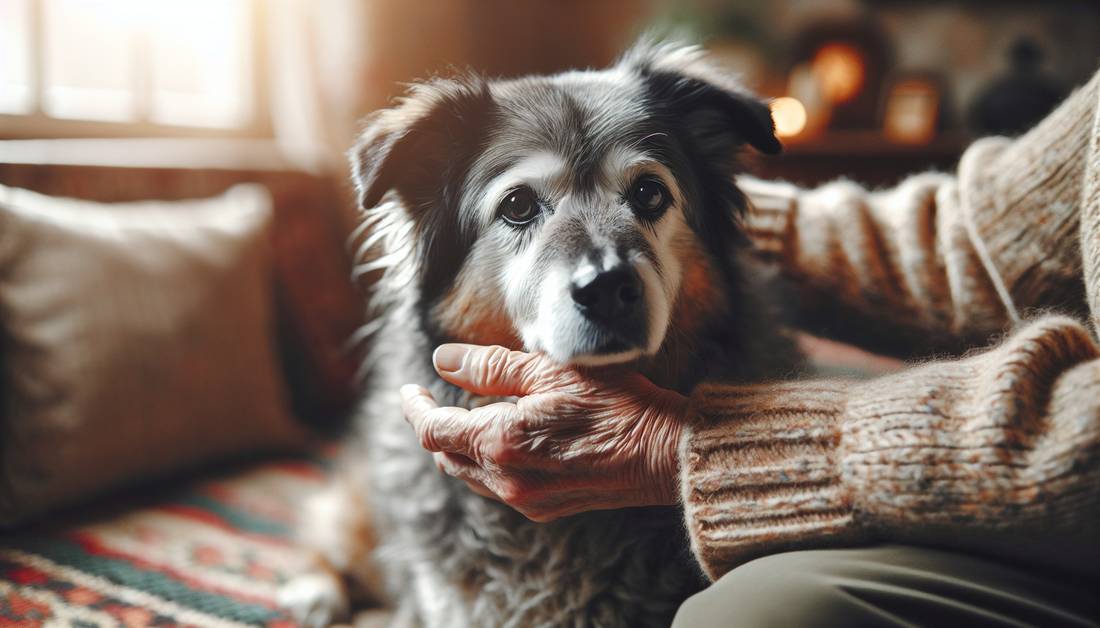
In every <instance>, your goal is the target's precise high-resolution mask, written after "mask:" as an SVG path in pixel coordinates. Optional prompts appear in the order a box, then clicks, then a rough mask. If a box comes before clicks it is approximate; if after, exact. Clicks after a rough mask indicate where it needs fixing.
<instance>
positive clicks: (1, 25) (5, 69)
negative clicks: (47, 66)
mask: <svg viewBox="0 0 1100 628" xmlns="http://www.w3.org/2000/svg"><path fill="white" fill-rule="evenodd" d="M30 3H31V0H4V1H3V2H0V112H2V113H27V112H29V111H31V109H33V107H34V86H33V84H32V83H31V72H32V66H31V56H30V49H31V40H30V33H31V28H30V27H31V13H30V8H31V7H30Z"/></svg>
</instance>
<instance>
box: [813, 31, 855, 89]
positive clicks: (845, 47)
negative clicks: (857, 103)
mask: <svg viewBox="0 0 1100 628" xmlns="http://www.w3.org/2000/svg"><path fill="white" fill-rule="evenodd" d="M812 66H813V72H814V76H815V77H817V82H818V84H819V85H821V92H822V94H824V96H825V99H826V100H827V101H829V102H830V103H833V104H837V103H843V102H848V101H849V100H851V99H853V98H855V97H856V95H857V94H859V91H860V90H861V89H862V88H863V81H864V74H865V70H864V67H863V56H862V55H861V54H860V53H859V51H858V50H856V49H855V48H854V47H852V46H850V45H849V44H840V43H833V44H826V45H824V46H822V47H821V49H820V50H818V51H817V55H816V56H814V60H813V64H812Z"/></svg>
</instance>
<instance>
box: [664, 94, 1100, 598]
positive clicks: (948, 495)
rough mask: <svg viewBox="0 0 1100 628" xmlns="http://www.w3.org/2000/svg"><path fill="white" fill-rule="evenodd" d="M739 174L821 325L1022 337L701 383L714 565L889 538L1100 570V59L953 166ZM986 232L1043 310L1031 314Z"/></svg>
mask: <svg viewBox="0 0 1100 628" xmlns="http://www.w3.org/2000/svg"><path fill="white" fill-rule="evenodd" d="M742 183H743V186H742V187H743V188H744V189H745V191H746V193H747V194H748V195H749V198H750V200H751V201H752V204H753V208H752V209H751V210H750V212H749V215H748V217H747V219H746V229H747V231H748V232H749V234H750V236H751V237H752V238H753V240H754V241H755V243H756V247H757V249H758V251H760V253H761V255H763V256H765V257H768V258H770V259H771V260H773V261H775V262H776V263H778V264H779V265H780V267H781V268H782V269H783V270H784V272H785V274H787V275H788V276H789V277H790V278H791V279H792V280H793V282H794V283H795V284H796V285H797V286H798V289H799V290H800V294H801V295H802V296H803V300H802V306H803V307H807V308H811V309H812V310H813V311H812V312H808V313H807V318H809V317H811V316H813V315H814V314H820V315H822V316H830V315H831V316H836V317H838V318H837V319H836V320H834V321H833V324H834V325H846V326H848V327H850V328H855V329H857V330H863V331H867V330H878V331H879V332H880V333H881V335H882V336H883V337H892V338H893V339H894V340H895V341H897V342H895V344H894V345H893V346H894V347H895V348H902V349H904V350H906V351H908V352H909V355H927V354H929V353H931V352H934V351H945V350H962V349H965V348H966V347H967V346H974V345H975V344H976V343H981V344H985V343H988V342H989V340H990V339H991V338H992V337H995V336H1000V335H1004V334H1005V333H1009V335H1008V336H1007V338H1006V339H1005V340H1003V341H1002V342H1001V343H1000V344H999V345H997V346H995V347H993V348H991V349H987V350H985V351H983V352H979V353H972V354H970V355H967V356H964V357H961V358H958V359H954V360H944V361H938V362H929V363H925V364H923V365H920V366H915V367H913V368H911V369H909V370H906V371H903V372H900V373H897V374H894V375H890V376H887V377H882V378H879V379H876V380H871V381H863V382H852V381H798V382H785V383H776V384H757V385H737V386H734V385H723V384H715V383H710V384H705V385H703V386H700V387H699V389H698V390H697V391H696V392H695V393H694V394H693V399H692V401H693V407H694V411H695V415H696V420H695V422H694V424H693V426H692V428H691V429H689V430H687V433H686V434H685V435H684V439H683V440H682V442H681V450H680V464H681V491H682V499H683V504H684V511H685V517H686V522H687V527H688V530H689V533H690V536H691V540H692V547H693V549H694V551H695V554H696V556H697V558H698V560H699V562H700V564H701V565H702V566H703V569H704V570H705V571H706V573H707V574H708V575H709V576H710V577H712V578H717V577H719V576H721V575H722V574H724V573H725V572H727V571H728V570H730V569H732V568H733V567H735V566H737V565H738V564H740V563H742V562H745V561H747V560H750V559H752V558H755V557H758V556H762V555H766V554H771V553H774V552H777V551H783V550H791V549H809V548H815V547H824V546H830V545H841V544H851V543H858V542H866V541H871V540H875V539H888V540H895V541H903V542H913V543H929V544H936V545H943V546H949V547H956V548H960V549H964V550H977V551H989V552H995V553H998V554H1002V555H1008V556H1014V557H1020V558H1026V559H1033V560H1038V561H1042V562H1044V563H1049V564H1057V565H1060V566H1062V567H1065V568H1067V569H1070V570H1074V571H1083V572H1093V573H1095V572H1096V571H1097V565H1098V564H1100V527H1098V523H1097V522H1098V521H1100V506H1098V504H1100V349H1098V347H1097V344H1096V341H1095V336H1094V334H1096V333H1097V330H1098V329H1100V74H1097V75H1096V76H1095V77H1094V78H1093V79H1092V80H1091V81H1090V82H1089V83H1088V84H1087V85H1086V86H1084V87H1082V88H1080V89H1079V90H1077V91H1076V92H1075V93H1074V94H1073V95H1072V96H1071V97H1070V98H1069V99H1068V100H1067V101H1066V102H1065V103H1063V104H1062V105H1061V106H1060V107H1059V109H1058V110H1056V111H1055V112H1054V113H1052V114H1051V115H1050V116H1049V117H1048V118H1047V119H1046V120H1045V121H1043V122H1042V123H1041V124H1040V125H1039V126H1037V127H1036V128H1035V129H1034V130H1032V131H1031V132H1029V133H1027V134H1026V135H1024V136H1022V137H1020V138H1018V139H1015V140H1009V139H1005V138H989V139H984V140H980V141H978V142H976V143H975V144H973V145H972V146H971V147H970V148H969V149H968V150H967V151H966V153H965V155H964V156H963V158H962V160H961V161H960V164H959V168H958V172H957V174H956V175H946V174H921V175H917V176H914V177H911V178H909V179H908V180H906V181H904V182H902V183H901V184H900V185H898V186H897V187H895V188H893V189H890V190H886V191H874V192H870V191H867V190H865V189H863V188H861V187H859V186H857V185H855V184H853V183H850V182H837V183H831V184H828V185H825V186H823V187H821V188H818V189H814V190H801V189H799V188H797V187H795V186H792V185H788V184H777V183H768V182H762V181H756V180H751V179H747V180H745V181H743V182H742ZM968 221H972V225H973V227H974V231H975V232H976V234H977V235H978V237H979V239H980V244H979V245H976V244H975V242H974V240H973V239H972V238H971V235H970V233H969V232H968V229H967V224H968ZM981 244H984V246H985V248H986V250H987V251H988V253H989V261H991V262H992V267H993V269H994V272H996V273H997V274H999V275H1000V277H1001V278H1002V279H1003V281H1004V285H1005V287H1006V288H1007V290H1008V293H1009V294H1010V299H1011V303H1012V305H1013V306H1014V307H1016V308H1017V309H1019V310H1020V311H1021V312H1022V313H1023V314H1024V318H1025V319H1027V322H1025V323H1023V324H1021V325H1020V326H1019V328H1018V329H1015V330H1011V329H1009V327H1010V321H1011V318H1010V316H1009V314H1008V312H1009V308H1008V307H1007V306H1006V303H1005V299H1003V298H1002V297H1001V296H1000V295H998V292H997V290H996V288H995V282H994V281H993V280H992V279H991V275H990V273H989V271H988V270H987V266H986V265H984V264H983V262H982V259H981V256H980V254H979V249H978V246H980V245H981ZM1053 311H1058V312H1063V313H1067V314H1069V315H1070V316H1067V315H1059V314H1053V313H1051V312H1053ZM1090 312H1091V314H1090ZM1085 315H1088V316H1090V320H1091V325H1092V327H1091V334H1090V328H1089V327H1086V326H1085V325H1084V324H1082V323H1081V322H1079V321H1078V318H1080V317H1083V316H1085Z"/></svg>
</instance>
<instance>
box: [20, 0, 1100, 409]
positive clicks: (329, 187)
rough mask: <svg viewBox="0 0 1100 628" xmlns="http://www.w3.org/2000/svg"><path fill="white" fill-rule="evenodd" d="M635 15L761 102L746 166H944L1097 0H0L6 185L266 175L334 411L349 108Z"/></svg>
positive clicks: (1074, 72) (637, 22) (118, 196)
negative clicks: (764, 124) (764, 120)
mask: <svg viewBox="0 0 1100 628" xmlns="http://www.w3.org/2000/svg"><path fill="white" fill-rule="evenodd" d="M646 31H656V32H657V33H663V34H669V35H672V36H675V37H677V38H681V39H685V40H688V41H695V42H700V43H702V44H703V45H704V46H706V48H707V49H709V51H710V52H711V54H712V55H713V57H714V59H715V60H716V61H717V62H719V63H721V64H723V65H725V66H727V67H728V68H729V69H730V70H731V71H733V72H736V73H738V74H739V75H740V76H741V77H742V79H743V81H744V83H745V84H746V85H747V86H748V87H749V88H751V89H753V90H756V91H757V92H759V93H760V94H761V95H763V96H765V97H767V98H769V99H770V100H771V102H772V108H773V117H774V119H775V121H776V127H777V129H778V132H779V134H780V135H781V136H782V138H783V140H784V142H785V144H786V145H787V150H786V152H785V153H784V154H783V155H780V156H776V157H761V156H756V155H752V156H750V157H749V161H750V163H749V167H750V168H751V169H752V170H753V171H754V172H756V173H757V174H759V175H761V176H765V177H773V178H782V179H786V180H790V181H795V182H798V183H801V184H815V183H820V182H823V181H825V180H829V179H832V178H835V177H841V176H844V177H850V178H852V179H855V180H857V181H860V182H863V183H866V184H870V185H887V184H890V183H892V182H895V181H897V180H898V179H900V178H901V177H903V176H905V175H906V174H910V173H912V172H916V171H920V170H924V169H928V168H940V169H949V168H951V167H953V165H954V163H955V161H956V160H957V159H958V157H959V155H960V154H961V152H962V150H963V149H964V148H965V146H966V145H967V143H968V142H969V141H970V140H972V139H973V138H974V137H977V136H981V135H983V134H989V133H1004V134H1015V133H1019V132H1021V131H1023V130H1025V129H1027V128H1028V127H1029V126H1030V125H1032V124H1033V123H1034V122H1036V121H1037V120H1038V119H1040V118H1042V116H1043V115H1044V114H1046V113H1047V112H1048V111H1049V110H1050V109H1051V108H1052V107H1053V106H1054V105H1055V104H1056V103H1057V102H1058V101H1059V100H1060V99H1061V98H1062V97H1064V96H1065V95H1066V94H1067V93H1068V92H1069V90H1071V89H1072V88H1073V87H1074V86H1075V85H1077V84H1080V83H1083V82H1084V81H1085V80H1087V79H1088V78H1089V77H1090V76H1091V74H1092V73H1093V72H1095V71H1096V69H1097V66H1098V62H1100V2H1097V1H1096V0H1045V1H1042V2H1023V1H994V0H934V1H923V2H917V1H913V0H739V1H733V0H687V1H683V2H673V1H672V0H527V1H523V0H431V1H421V2H417V1H414V0H0V184H3V185H7V186H13V187H19V188H27V189H31V190H34V191H37V192H41V193H45V194H49V195H52V196H64V197H77V198H82V199H89V200H94V201H100V202H108V203H113V202H119V201H132V200H139V199H160V200H165V201H170V200H179V199H194V198H202V197H207V196H211V195H214V194H218V193H220V192H223V191H225V190H226V189H227V188H229V187H231V186H233V185H235V184H238V183H242V182H254V183H260V184H262V185H264V186H265V187H266V188H267V190H269V191H270V193H271V195H272V198H273V207H274V210H273V211H274V229H273V231H272V234H271V241H272V249H273V250H274V262H273V265H274V268H273V271H272V272H273V274H274V276H275V292H276V297H277V299H278V303H277V311H278V323H279V330H278V331H279V334H278V338H279V343H280V352H281V355H282V356H283V357H284V362H285V365H284V370H285V372H286V376H287V380H288V381H289V382H291V388H292V397H293V401H294V407H295V410H296V412H297V413H298V414H300V415H308V416H321V417H327V416H335V415H338V414H340V411H341V410H343V409H345V408H347V407H348V405H349V404H350V403H352V401H353V399H354V392H353V391H352V387H351V386H350V385H349V382H351V381H352V380H353V379H354V374H355V372H356V369H357V367H358V364H359V361H360V360H359V356H360V353H358V352H357V351H351V350H349V349H348V343H347V339H348V338H349V337H352V338H359V337H360V336H359V335H356V330H357V329H358V328H359V327H360V325H362V324H363V316H364V314H363V307H362V302H363V299H362V296H361V295H360V294H358V293H356V291H355V290H354V289H353V288H352V286H350V285H349V283H348V281H347V277H348V276H349V274H352V266H353V264H354V259H353V258H354V257H355V255H354V246H353V247H351V248H349V247H348V245H347V239H348V234H349V233H350V232H351V231H352V230H353V228H354V226H355V224H356V214H355V208H354V206H353V203H352V201H351V195H350V186H349V184H348V179H347V173H346V171H347V167H346V160H345V157H344V155H345V152H346V150H347V149H348V147H350V146H351V145H352V144H353V142H354V140H355V136H356V133H357V130H358V124H359V120H360V119H361V118H362V116H364V115H365V114H367V113H368V112H370V111H372V110H374V109H376V108H379V107H384V106H386V105H387V104H388V103H390V102H391V101H392V99H393V98H394V97H395V96H398V95H400V94H401V92H402V91H403V90H404V85H405V84H406V83H407V82H409V81H413V80H416V79H419V78H425V77H429V76H432V75H434V74H440V73H443V74H445V73H448V72H451V71H454V70H455V69H465V68H473V69H474V70H477V71H480V72H483V73H486V74H488V75H493V76H514V75H519V74H524V73H532V72H535V73H548V72H554V71H558V70H562V69H566V68H577V67H599V66H604V65H606V64H608V63H611V62H612V61H613V60H614V59H615V58H616V56H618V55H619V54H620V53H621V52H622V51H623V50H624V48H626V47H627V46H629V45H630V43H631V42H632V41H633V40H634V39H635V38H636V37H637V36H638V35H639V34H640V33H643V32H646ZM363 274H364V276H365V277H366V278H367V279H368V280H369V278H370V277H369V275H370V273H368V272H364V273H363ZM0 322H2V321H0ZM353 344H354V343H353Z"/></svg>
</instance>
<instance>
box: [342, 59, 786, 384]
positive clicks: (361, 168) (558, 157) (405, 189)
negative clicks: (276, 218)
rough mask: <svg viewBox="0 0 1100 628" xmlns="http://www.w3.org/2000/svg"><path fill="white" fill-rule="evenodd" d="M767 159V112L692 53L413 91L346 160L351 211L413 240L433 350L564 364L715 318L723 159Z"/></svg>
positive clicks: (627, 356)
mask: <svg viewBox="0 0 1100 628" xmlns="http://www.w3.org/2000/svg"><path fill="white" fill-rule="evenodd" d="M743 143H750V144H752V145H753V146H755V147H757V148H758V149H760V150H762V151H765V152H777V151H778V150H779V143H778V141H777V140H776V139H775V137H774V135H773V134H772V124H771V118H770V115H769V113H768V110H767V107H766V106H765V105H763V104H762V103H760V102H758V101H756V100H755V99H753V98H751V97H750V96H747V95H746V94H744V93H742V92H740V91H738V90H737V88H736V87H734V86H731V85H730V84H728V82H726V81H725V80H724V79H723V78H722V77H721V75H720V74H716V73H714V72H713V71H712V70H710V69H709V68H708V67H707V66H705V65H703V64H702V63H701V60H700V59H699V58H698V55H697V53H696V52H695V51H694V50H692V49H685V48H673V47H660V46H645V47H642V48H638V49H635V50H634V51H632V52H631V53H628V55H627V56H626V57H625V58H624V60H623V61H621V62H620V63H619V64H618V65H616V66H614V67H613V68H611V69H608V70H603V71H587V72H573V73H567V74H561V75H556V76H550V77H532V78H523V79H517V80H509V81H491V82H486V81H483V80H480V79H476V78H468V79H464V80H453V81H442V80H437V81H434V82H432V83H428V84H424V85H420V86H417V87H415V88H414V89H413V91H412V92H411V94H410V96H409V97H408V98H407V99H406V100H405V101H403V103H402V104H401V105H400V106H398V107H396V108H394V109H390V110H386V111H383V112H380V113H378V114H376V115H375V116H374V117H373V119H372V120H371V121H370V123H369V125H368V128H367V130H366V132H365V134H364V139H363V141H362V142H361V143H360V145H359V147H358V148H357V149H356V152H355V154H354V155H353V169H354V171H355V177H356V181H357V184H358V186H359V191H360V202H361V204H362V205H363V207H364V208H373V207H375V206H376V205H378V204H379V202H380V201H382V200H383V196H385V195H386V194H387V193H390V192H392V193H393V195H392V196H386V200H387V201H388V202H387V203H385V204H383V205H382V206H381V207H379V208H377V209H374V210H371V211H372V212H374V213H375V214H376V215H378V214H380V213H381V214H384V216H383V217H382V220H381V222H382V223H384V224H386V225H388V226H386V227H384V228H387V229H391V230H395V231H398V230H404V231H403V232H404V233H408V234H409V236H410V237H409V238H408V241H407V242H405V245H406V246H412V247H413V249H414V251H413V253H414V255H412V256H410V258H409V259H408V260H407V262H406V263H409V264H412V265H413V267H414V272H412V273H410V274H409V277H410V278H412V280H413V281H415V282H416V284H417V287H418V288H419V294H418V299H419V303H420V307H421V311H420V315H421V318H422V322H423V324H424V326H425V327H426V331H428V332H429V333H430V334H432V335H433V336H435V339H436V340H456V341H465V342H476V343H482V344H504V345H507V346H513V347H517V348H518V347H523V348H525V349H527V350H530V351H541V352H544V353H546V354H548V355H549V356H551V357H552V358H554V359H556V360H558V361H561V362H574V363H580V364H592V365H594V364H609V363H617V362H624V361H629V360H633V359H636V358H639V357H641V356H650V355H654V354H656V353H658V352H659V351H660V350H661V348H662V346H663V345H665V343H666V339H667V338H668V337H669V336H670V334H677V333H678V334H687V335H691V334H693V333H695V331H696V329H697V328H698V327H700V326H704V325H706V324H707V323H708V322H710V321H712V320H715V319H717V318H718V317H721V316H722V315H723V313H724V309H725V308H726V306H727V304H728V303H727V299H726V296H727V295H726V292H725V291H726V289H727V286H728V283H729V281H730V280H731V278H730V277H729V276H728V275H729V269H728V264H729V262H728V260H729V251H728V250H727V249H728V248H729V247H730V246H731V245H732V243H733V242H734V241H735V240H736V232H735V211H736V210H737V209H738V208H739V207H740V205H741V204H742V199H741V197H740V194H739V193H738V191H737V189H736V188H735V187H734V185H733V182H732V177H733V174H734V172H733V170H734V159H735V155H736V152H737V149H738V148H739V147H740V145H741V144H743Z"/></svg>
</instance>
